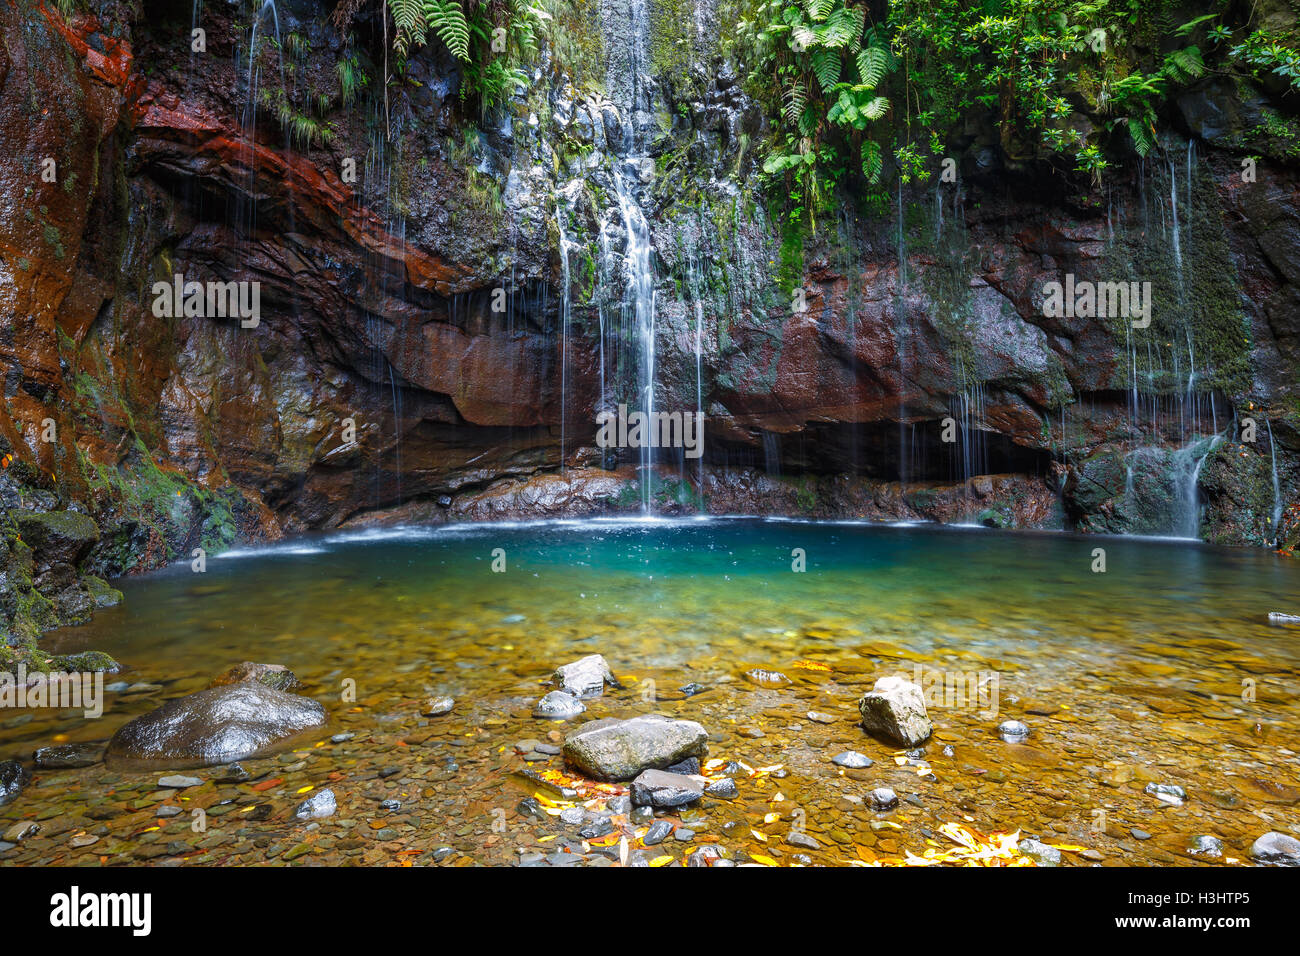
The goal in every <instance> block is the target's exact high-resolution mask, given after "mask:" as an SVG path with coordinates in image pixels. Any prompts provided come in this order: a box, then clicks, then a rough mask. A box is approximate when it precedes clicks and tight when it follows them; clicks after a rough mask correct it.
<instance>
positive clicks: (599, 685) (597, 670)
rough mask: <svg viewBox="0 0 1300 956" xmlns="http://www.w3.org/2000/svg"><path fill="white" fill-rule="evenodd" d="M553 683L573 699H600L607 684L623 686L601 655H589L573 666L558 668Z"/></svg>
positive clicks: (567, 665)
mask: <svg viewBox="0 0 1300 956" xmlns="http://www.w3.org/2000/svg"><path fill="white" fill-rule="evenodd" d="M551 682H552V683H553V684H555V686H556V687H558V688H559V689H560V690H562V691H563V692H564V693H566V694H568V695H570V696H571V697H599V696H600V695H601V694H603V693H604V692H605V685H606V684H609V685H610V686H611V687H621V686H622V685H621V684H620V683H619V682H618V681H617V680H615V679H614V673H613V671H611V670H610V669H609V664H608V663H607V662H606V661H605V658H604V657H603V656H601V655H600V654H588V655H587V656H586V657H582V658H579V659H578V660H576V661H574V662H573V663H572V664H565V665H564V666H563V667H557V668H556V669H555V674H554V675H552V677H551Z"/></svg>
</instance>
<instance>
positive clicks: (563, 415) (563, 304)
mask: <svg viewBox="0 0 1300 956" xmlns="http://www.w3.org/2000/svg"><path fill="white" fill-rule="evenodd" d="M564 212H565V211H564V209H563V208H562V207H561V206H560V204H559V203H556V204H555V225H556V228H557V229H559V232H560V271H561V276H562V281H563V283H564V286H563V288H562V289H561V290H560V472H561V474H563V472H564V470H565V466H564V459H565V450H566V448H567V447H568V446H567V444H566V440H567V438H568V408H569V401H568V399H569V316H570V315H571V313H572V308H573V303H572V298H571V296H570V291H569V287H570V278H569V237H568V235H567V234H566V233H565V231H564V219H565V215H564Z"/></svg>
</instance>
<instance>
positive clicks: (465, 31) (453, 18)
mask: <svg viewBox="0 0 1300 956" xmlns="http://www.w3.org/2000/svg"><path fill="white" fill-rule="evenodd" d="M424 19H425V21H426V22H427V23H428V24H429V29H430V30H432V31H433V32H434V33H436V34H437V35H438V39H439V40H441V41H442V42H443V43H445V44H446V45H447V49H448V50H450V51H451V55H452V56H454V57H455V58H456V59H458V60H460V61H461V62H462V63H468V62H469V21H468V20H466V19H465V11H464V10H462V9H461V8H460V4H458V3H457V2H456V0H424Z"/></svg>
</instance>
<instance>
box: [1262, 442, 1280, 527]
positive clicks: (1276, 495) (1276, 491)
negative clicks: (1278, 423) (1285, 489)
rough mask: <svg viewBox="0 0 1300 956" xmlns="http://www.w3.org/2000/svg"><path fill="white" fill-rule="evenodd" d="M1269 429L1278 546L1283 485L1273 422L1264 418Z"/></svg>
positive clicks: (1274, 520) (1274, 517)
mask: <svg viewBox="0 0 1300 956" xmlns="http://www.w3.org/2000/svg"><path fill="white" fill-rule="evenodd" d="M1264 426H1265V427H1266V428H1267V429H1268V451H1269V454H1270V455H1271V456H1272V458H1273V545H1274V546H1275V547H1276V546H1277V543H1278V542H1279V541H1280V540H1281V536H1282V485H1281V483H1280V482H1279V481H1278V480H1277V442H1275V441H1274V440H1273V423H1272V422H1270V421H1269V420H1268V419H1267V418H1266V419H1264Z"/></svg>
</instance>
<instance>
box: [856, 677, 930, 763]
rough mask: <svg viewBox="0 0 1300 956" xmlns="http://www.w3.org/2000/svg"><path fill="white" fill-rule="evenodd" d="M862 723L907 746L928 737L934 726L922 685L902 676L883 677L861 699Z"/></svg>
mask: <svg viewBox="0 0 1300 956" xmlns="http://www.w3.org/2000/svg"><path fill="white" fill-rule="evenodd" d="M858 713H860V714H861V715H862V726H863V727H865V728H866V729H867V730H869V731H872V732H874V733H878V734H883V735H884V736H886V737H888V738H889V739H890V740H893V741H896V742H897V743H900V744H902V745H903V746H905V747H915V746H916V745H917V744H921V743H924V742H925V741H926V740H927V739H929V736H930V732H931V731H932V730H933V729H934V728H933V725H931V723H930V715H929V714H928V713H926V710H925V696H924V695H923V694H922V693H921V688H920V687H918V686H917V685H916V684H913V683H912V682H911V681H910V680H907V679H906V678H903V677H897V676H892V677H882V678H880V679H879V680H878V681H876V684H875V686H874V687H872V689H871V690H869V691H868V692H867V693H865V694H863V695H862V699H861V700H859V701H858Z"/></svg>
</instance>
